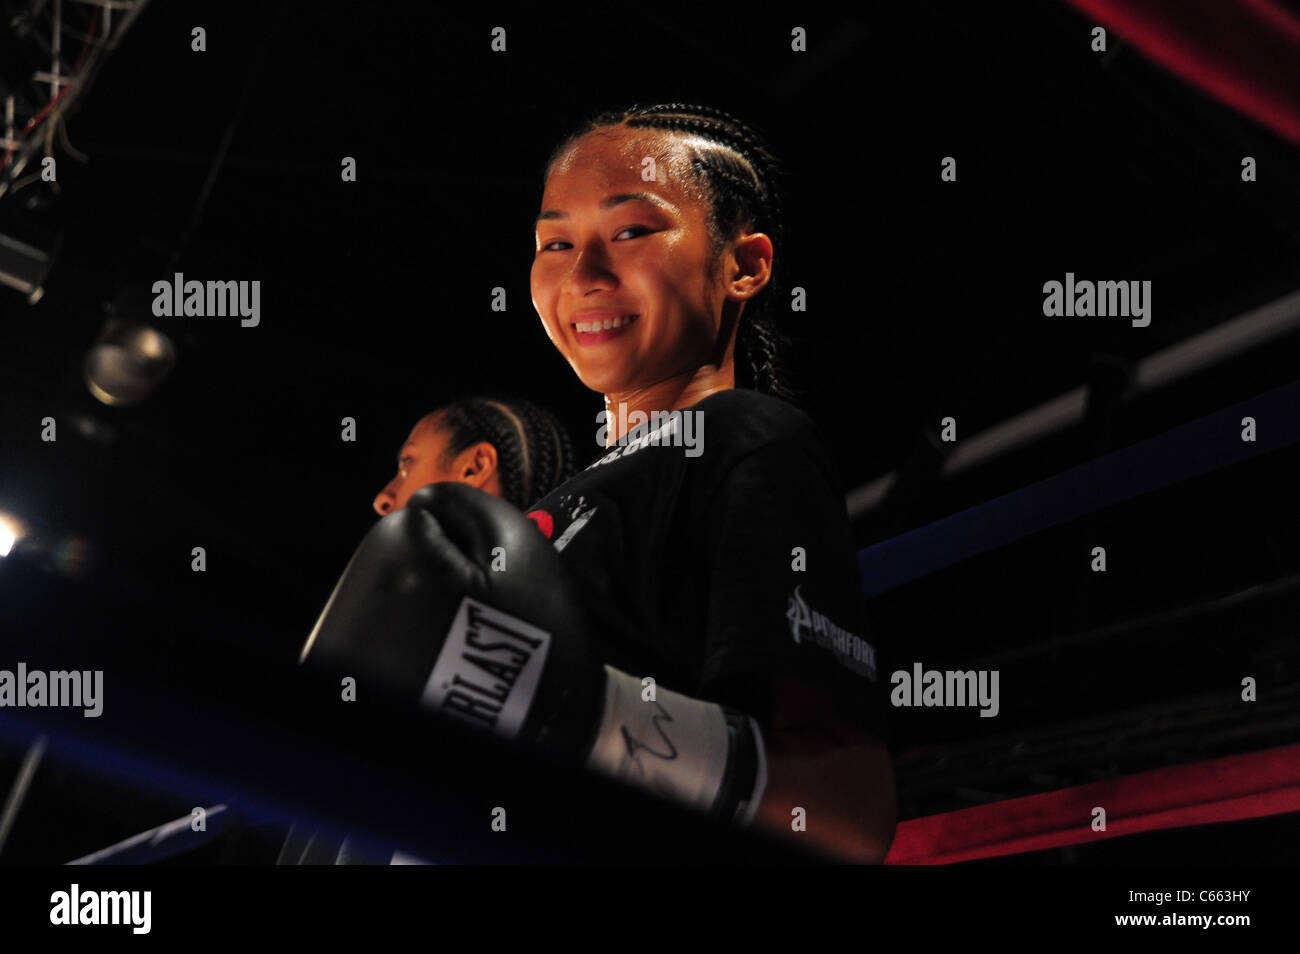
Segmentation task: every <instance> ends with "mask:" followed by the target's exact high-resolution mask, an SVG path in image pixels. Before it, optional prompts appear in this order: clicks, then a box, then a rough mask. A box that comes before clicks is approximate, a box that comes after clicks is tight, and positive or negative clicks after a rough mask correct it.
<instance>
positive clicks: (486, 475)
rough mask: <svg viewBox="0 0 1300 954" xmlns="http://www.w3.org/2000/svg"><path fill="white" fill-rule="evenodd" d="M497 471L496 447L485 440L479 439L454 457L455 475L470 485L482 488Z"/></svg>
mask: <svg viewBox="0 0 1300 954" xmlns="http://www.w3.org/2000/svg"><path fill="white" fill-rule="evenodd" d="M496 472H497V449H496V448H495V447H493V446H492V444H490V443H489V442H487V441H479V442H478V443H477V444H473V445H471V446H469V447H467V448H465V449H464V450H463V451H461V452H460V455H459V456H458V457H457V458H456V477H457V479H459V480H460V481H461V482H462V483H466V484H469V485H470V486H471V487H478V488H480V489H481V488H482V487H483V485H484V484H486V483H487V482H488V481H489V480H491V479H492V475H493V474H495V473H496Z"/></svg>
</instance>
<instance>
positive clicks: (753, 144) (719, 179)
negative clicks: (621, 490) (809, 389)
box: [543, 103, 803, 404]
mask: <svg viewBox="0 0 1300 954" xmlns="http://www.w3.org/2000/svg"><path fill="white" fill-rule="evenodd" d="M611 126H627V127H631V128H637V129H641V128H649V129H663V130H668V131H671V132H680V133H685V134H689V135H692V136H695V137H698V138H700V139H704V140H706V141H707V142H708V143H709V144H710V145H711V146H713V147H714V148H708V147H701V146H696V147H695V148H694V150H693V152H694V155H693V156H692V159H691V168H692V170H693V172H694V174H695V176H696V184H698V185H702V186H703V187H704V189H705V191H706V195H707V197H708V200H709V203H710V214H709V219H708V223H709V240H710V247H711V251H712V254H713V257H714V259H715V260H716V259H717V258H718V257H719V256H720V255H721V254H722V252H723V251H724V250H725V248H726V246H727V243H728V242H730V241H732V240H733V239H735V238H736V237H737V235H738V234H739V232H740V230H741V228H742V227H744V226H745V225H746V224H747V223H748V224H749V225H750V227H751V228H752V229H753V230H754V231H756V232H764V233H766V234H767V235H768V237H770V238H771V239H772V246H773V249H774V250H775V254H774V256H773V258H774V260H776V259H778V258H779V257H780V255H781V253H782V252H783V251H784V249H785V221H784V209H783V208H782V202H781V190H780V184H779V181H778V180H779V178H780V176H781V175H782V173H783V172H784V170H783V168H782V164H781V162H780V160H779V159H778V158H777V157H776V156H775V155H773V153H772V151H771V150H770V149H769V148H768V145H767V143H766V141H765V140H764V138H763V137H762V136H761V135H760V134H759V133H758V132H757V131H756V130H755V129H754V128H753V127H751V126H749V125H748V124H746V123H744V122H743V121H741V120H740V119H737V118H736V117H735V116H732V115H730V114H729V113H726V112H724V111H722V110H720V109H715V108H713V107H711V106H698V105H692V104H686V103H660V104H657V105H654V106H639V105H634V106H630V107H628V108H626V109H616V110H610V111H607V112H602V113H599V114H597V115H596V116H594V117H592V118H591V119H588V120H587V121H586V122H585V123H583V124H582V125H581V126H580V127H579V128H578V129H576V130H574V131H573V132H572V133H570V134H569V135H568V136H567V137H565V139H564V140H563V141H562V142H561V143H560V144H559V145H558V146H556V147H555V149H554V150H553V151H552V152H551V155H550V158H549V159H548V160H547V163H546V170H545V176H549V174H550V170H551V167H552V166H553V165H554V164H555V161H556V160H557V159H558V158H559V157H560V156H561V155H562V154H563V153H564V152H565V151H566V150H567V149H568V148H569V147H570V146H572V145H573V143H574V142H576V141H577V140H578V139H580V138H582V137H583V136H585V135H587V134H588V133H590V132H593V131H594V130H597V129H601V128H606V127H611ZM545 176H544V179H545ZM543 187H544V180H543ZM780 276H781V270H780V269H779V268H776V267H775V265H774V267H773V269H772V278H771V280H770V281H769V282H768V284H767V285H766V287H764V288H763V289H762V290H761V291H760V292H759V293H758V294H757V295H755V296H754V297H753V298H751V299H750V300H749V303H748V305H747V306H746V309H745V315H744V317H743V318H742V320H741V324H740V329H739V331H738V332H737V335H736V344H737V351H738V355H737V358H738V361H737V365H738V367H739V368H740V369H741V370H742V371H748V373H749V380H748V382H747V383H748V384H749V386H751V387H753V388H754V389H755V390H758V391H764V392H766V393H768V394H773V395H775V396H777V397H780V398H783V399H784V400H786V401H789V402H791V403H793V404H799V403H802V398H803V395H802V391H801V389H800V387H799V386H798V384H797V383H796V382H795V380H794V378H793V374H792V372H791V369H790V367H789V363H788V360H787V355H788V354H789V351H790V348H791V342H790V340H789V338H788V337H787V336H786V335H785V334H784V333H783V332H782V330H781V328H780V325H779V323H778V320H777V315H778V313H779V303H780V302H781V300H782V299H783V298H784V295H785V291H784V287H783V285H782V284H781V281H780ZM774 304H775V305H776V307H774Z"/></svg>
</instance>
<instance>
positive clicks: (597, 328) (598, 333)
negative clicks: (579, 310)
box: [570, 312, 641, 347]
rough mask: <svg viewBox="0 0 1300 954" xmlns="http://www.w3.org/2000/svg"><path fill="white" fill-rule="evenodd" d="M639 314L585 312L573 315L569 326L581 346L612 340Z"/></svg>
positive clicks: (638, 316)
mask: <svg viewBox="0 0 1300 954" xmlns="http://www.w3.org/2000/svg"><path fill="white" fill-rule="evenodd" d="M640 317H641V316H640V315H616V314H615V313H614V312H587V313H585V314H581V315H575V316H574V320H573V322H572V323H571V324H570V327H571V328H573V331H574V337H575V338H577V340H578V344H579V345H582V346H583V347H587V346H590V345H598V344H604V343H605V342H606V341H613V340H614V339H615V338H617V337H619V336H620V335H621V334H623V332H624V331H626V330H627V327H628V325H631V324H632V323H634V322H635V321H636V320H637V319H638V318H640Z"/></svg>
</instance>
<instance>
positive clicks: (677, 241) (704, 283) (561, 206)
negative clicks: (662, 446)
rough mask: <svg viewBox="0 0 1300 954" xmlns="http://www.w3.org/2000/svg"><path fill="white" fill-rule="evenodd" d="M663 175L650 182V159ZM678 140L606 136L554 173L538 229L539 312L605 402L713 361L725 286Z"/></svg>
mask: <svg viewBox="0 0 1300 954" xmlns="http://www.w3.org/2000/svg"><path fill="white" fill-rule="evenodd" d="M647 156H649V157H654V158H655V163H656V172H657V176H656V178H655V179H653V180H652V181H649V182H647V181H645V180H643V179H642V169H644V168H646V165H645V161H644V160H645V158H646V157H647ZM685 156H686V153H685V150H684V148H683V144H682V141H681V139H680V137H677V136H674V135H672V134H667V135H666V134H664V133H662V132H656V131H653V130H636V129H626V128H622V127H618V128H615V129H614V130H609V129H602V130H597V131H596V132H593V133H589V134H588V135H586V136H584V137H583V138H582V139H579V140H578V141H577V142H576V143H575V144H574V146H573V147H572V148H571V149H570V150H569V151H568V152H566V153H565V154H564V155H562V156H561V157H560V158H559V159H558V160H557V161H556V162H555V164H554V166H553V167H552V169H551V174H550V177H549V178H548V179H547V182H546V188H545V190H544V192H543V195H542V211H541V216H540V217H539V218H538V221H537V234H536V254H535V257H534V259H533V268H532V297H533V306H534V307H535V308H536V309H537V313H538V314H539V315H540V316H541V319H542V323H543V325H544V326H545V328H546V333H547V335H548V336H549V337H550V339H551V342H552V343H553V344H554V345H555V347H556V348H557V349H558V350H559V352H560V354H561V355H563V356H564V358H565V360H567V361H568V362H569V364H570V366H571V367H572V368H573V370H574V372H575V373H576V374H577V375H578V377H579V379H581V381H582V382H583V384H585V385H586V386H587V387H589V388H591V389H592V390H594V391H600V392H603V393H605V394H607V395H618V394H621V393H624V392H628V391H632V390H636V389H638V388H642V387H646V386H648V385H651V384H654V383H656V382H658V381H662V380H664V379H666V378H670V377H673V376H674V375H678V374H682V373H684V372H687V371H691V370H694V369H695V368H698V367H700V366H701V365H703V364H704V363H705V362H707V361H709V360H710V357H711V356H713V355H714V354H716V349H717V343H718V337H719V328H720V323H721V318H720V314H721V300H722V298H723V295H724V292H723V284H722V278H721V275H720V274H719V275H718V276H717V277H711V276H710V274H709V266H710V251H711V250H710V246H709V232H708V226H707V217H708V208H707V207H706V206H705V204H704V202H703V201H702V197H700V196H698V195H696V194H695V193H694V190H692V188H691V186H690V183H688V182H686V181H683V179H684V177H685V176H686V174H687V171H688V169H689V167H688V166H687V165H686V164H685Z"/></svg>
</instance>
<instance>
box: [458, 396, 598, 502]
mask: <svg viewBox="0 0 1300 954" xmlns="http://www.w3.org/2000/svg"><path fill="white" fill-rule="evenodd" d="M434 414H436V415H437V423H438V427H439V428H440V429H441V430H443V431H444V432H446V434H447V449H446V450H445V451H444V452H443V456H442V460H441V463H442V466H443V467H450V466H451V463H452V461H453V460H454V459H455V457H456V455H457V454H459V453H460V452H461V451H463V450H465V449H466V448H467V447H470V446H472V445H474V444H477V443H478V442H479V441H487V442H488V443H489V444H491V445H492V446H493V447H495V448H496V452H497V472H498V473H499V475H500V478H501V495H502V496H503V497H504V498H505V499H506V500H508V501H510V503H512V504H514V505H515V506H516V507H518V508H519V509H520V510H524V509H527V508H528V507H529V506H530V505H531V504H533V503H534V502H535V501H537V500H540V499H541V498H542V497H545V496H546V495H547V494H549V493H550V492H551V491H552V490H554V489H555V488H556V487H558V486H559V485H560V484H562V483H564V482H565V481H566V480H568V479H569V478H570V477H572V476H573V475H574V473H576V471H577V461H576V460H575V458H574V455H573V443H572V441H571V440H570V439H569V433H568V431H566V430H565V428H564V425H563V424H561V423H560V422H559V420H558V419H557V418H556V417H555V415H553V414H551V413H550V412H549V411H547V410H544V409H543V408H541V407H538V406H537V405H536V404H533V403H531V402H529V401H523V400H520V399H518V398H504V397H467V398H459V399H457V400H454V401H452V402H450V403H448V404H444V405H443V406H442V407H440V408H438V410H437V411H435V412H434Z"/></svg>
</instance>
